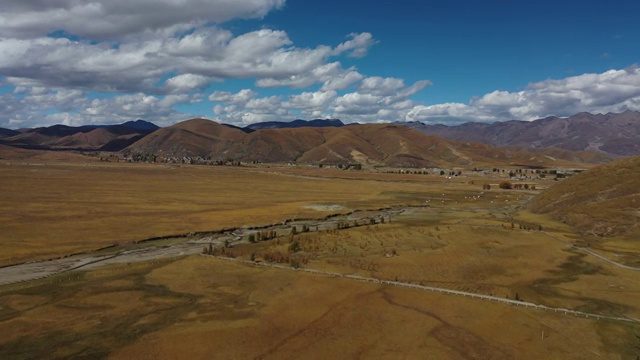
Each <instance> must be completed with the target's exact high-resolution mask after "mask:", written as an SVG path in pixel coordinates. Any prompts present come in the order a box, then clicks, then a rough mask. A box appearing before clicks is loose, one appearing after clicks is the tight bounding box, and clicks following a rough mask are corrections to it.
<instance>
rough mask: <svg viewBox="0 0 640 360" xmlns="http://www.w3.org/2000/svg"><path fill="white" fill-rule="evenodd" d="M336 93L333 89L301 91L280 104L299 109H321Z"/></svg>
mask: <svg viewBox="0 0 640 360" xmlns="http://www.w3.org/2000/svg"><path fill="white" fill-rule="evenodd" d="M337 96H338V93H337V92H335V91H316V92H303V93H302V94H299V95H293V96H291V97H289V101H286V102H284V103H283V104H282V106H283V107H284V108H288V109H300V110H323V109H324V108H325V107H326V106H327V105H328V104H330V103H331V102H332V101H333V100H334V99H335V98H336V97H337Z"/></svg>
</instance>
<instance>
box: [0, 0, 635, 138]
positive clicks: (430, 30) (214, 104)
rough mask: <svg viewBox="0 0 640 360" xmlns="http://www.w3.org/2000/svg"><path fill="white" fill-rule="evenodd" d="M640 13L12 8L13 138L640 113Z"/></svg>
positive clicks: (2, 47) (489, 8) (0, 12)
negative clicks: (128, 126)
mask: <svg viewBox="0 0 640 360" xmlns="http://www.w3.org/2000/svg"><path fill="white" fill-rule="evenodd" d="M638 14H640V3H638V2H632V1H608V2H604V1H598V2H589V3H588V4H585V5H580V4H578V3H574V2H560V1H553V2H552V1H546V0H545V1H535V2H533V1H527V2H522V1H487V2H479V1H446V2H445V1H439V2H434V1H408V0H396V1H389V0H384V1H333V0H329V1H301V0H287V1H285V0H253V1H242V0H237V1H234V2H229V1H223V0H184V1H182V2H179V1H176V0H138V1H136V2H131V1H120V0H93V1H92V2H85V3H83V4H78V2H76V1H72V0H56V1H45V2H43V1H33V2H28V3H26V4H25V2H24V1H22V0H8V1H5V2H4V3H3V4H2V5H0V109H2V110H3V111H2V112H0V127H9V128H20V127H32V126H44V125H52V124H55V123H64V124H68V125H80V124H97V123H100V124H108V123H119V122H124V121H128V120H132V119H138V118H143V119H145V120H149V121H152V122H155V123H158V124H160V125H163V126H167V125H171V124H173V123H176V122H179V121H182V120H186V119H188V118H191V117H194V116H203V117H206V118H209V119H213V120H216V121H219V122H225V123H231V124H235V125H246V124H249V123H253V122H258V121H273V120H281V121H287V120H293V119H296V118H304V119H311V118H340V119H342V120H343V121H345V122H360V123H372V122H388V121H422V122H425V123H445V124H458V123H461V122H466V121H481V122H493V121H504V120H511V119H518V120H533V119H536V118H541V117H546V116H550V115H556V116H569V115H572V114H574V113H577V112H581V111H589V112H596V113H597V112H600V113H606V112H621V111H624V110H627V109H631V110H640V70H638V67H637V64H638V63H640V47H639V46H638V45H637V42H638V41H637V39H640V26H638V25H637V24H638V23H639V20H640V15H638Z"/></svg>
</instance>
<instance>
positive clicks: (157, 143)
mask: <svg viewBox="0 0 640 360" xmlns="http://www.w3.org/2000/svg"><path fill="white" fill-rule="evenodd" d="M245 135H246V134H245V132H244V131H242V130H240V129H238V128H234V127H231V126H226V125H221V124H218V123H216V122H214V121H211V120H206V119H191V120H187V121H183V122H181V123H178V124H175V125H173V126H169V127H166V128H161V129H159V130H156V131H155V132H153V133H151V134H149V135H147V136H145V137H144V138H142V139H141V140H139V141H137V142H135V143H134V144H133V145H131V146H129V147H128V148H127V150H128V151H131V152H135V153H142V154H157V155H160V156H166V157H182V156H202V157H207V156H211V155H216V156H220V157H226V156H225V155H224V154H225V152H226V151H227V150H228V149H229V148H230V147H231V146H232V145H233V143H234V142H236V141H240V140H241V139H242V138H243V137H244V136H245Z"/></svg>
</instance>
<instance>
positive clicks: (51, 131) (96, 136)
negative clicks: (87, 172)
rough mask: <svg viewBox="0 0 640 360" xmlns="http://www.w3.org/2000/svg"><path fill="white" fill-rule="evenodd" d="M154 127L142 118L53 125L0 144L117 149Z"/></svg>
mask: <svg viewBox="0 0 640 360" xmlns="http://www.w3.org/2000/svg"><path fill="white" fill-rule="evenodd" d="M157 128H158V127H157V126H155V125H153V124H151V123H148V122H145V121H142V120H138V121H135V122H134V121H130V122H127V123H124V124H120V125H105V126H78V127H74V126H66V125H54V126H49V127H41V128H35V129H28V130H26V131H23V132H18V133H14V134H13V135H12V136H8V137H5V138H3V139H2V143H3V144H5V145H10V146H14V147H19V148H26V149H40V150H65V149H79V150H105V151H119V150H122V149H123V148H125V147H127V146H129V145H131V144H133V143H134V142H136V141H137V140H140V139H141V138H142V137H144V136H145V135H147V134H149V133H151V132H153V131H154V130H155V129H157Z"/></svg>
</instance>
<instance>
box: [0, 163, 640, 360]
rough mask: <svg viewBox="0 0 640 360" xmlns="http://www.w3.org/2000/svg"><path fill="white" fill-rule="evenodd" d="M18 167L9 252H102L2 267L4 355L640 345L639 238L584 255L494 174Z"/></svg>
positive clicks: (238, 354)
mask: <svg viewBox="0 0 640 360" xmlns="http://www.w3.org/2000/svg"><path fill="white" fill-rule="evenodd" d="M3 170H5V169H3ZM10 170H11V172H9V173H6V174H8V175H7V176H4V174H5V173H3V177H2V182H3V184H2V185H5V186H6V187H5V188H7V189H9V190H10V192H8V193H7V194H8V196H7V198H6V199H3V200H2V201H1V203H0V208H2V209H5V210H6V209H10V208H11V206H14V207H15V206H16V204H21V206H22V207H23V208H20V209H17V208H16V209H15V211H11V212H3V214H4V215H2V216H3V217H4V219H9V218H10V219H11V223H10V224H9V225H7V223H6V222H4V221H3V225H2V226H3V227H4V229H3V232H2V233H3V234H10V235H3V238H2V247H3V250H5V251H4V252H3V256H4V264H5V265H8V264H9V263H15V262H22V261H24V260H29V259H31V260H33V259H37V258H39V257H40V258H45V259H48V257H59V256H61V255H64V254H66V253H69V252H77V251H83V252H87V253H86V254H81V255H76V256H75V257H66V258H61V259H59V260H51V261H45V262H41V263H30V264H25V265H21V266H22V269H27V268H28V267H29V266H30V267H31V269H32V270H31V271H32V274H36V273H37V271H44V272H43V273H41V274H42V275H46V276H44V277H42V278H40V279H32V278H33V276H32V277H31V278H29V277H28V276H27V277H26V278H19V277H16V278H13V280H10V279H11V278H10V277H9V276H5V275H3V276H2V281H3V283H4V285H0V331H1V332H2V333H3V334H5V336H3V338H2V339H0V357H2V358H11V359H31V358H102V357H109V358H122V359H129V358H141V359H145V358H149V359H152V358H153V359H157V358H167V359H171V358H195V359H198V358H202V359H205V358H207V359H209V358H224V359H226V358H230V359H231V358H256V359H267V358H273V359H287V358H291V359H293V358H323V359H324V358H328V357H329V358H393V359H396V358H399V357H402V358H416V359H418V358H419V359H425V358H426V359H429V358H433V359H457V358H468V359H487V358H491V359H529V358H563V359H587V358H594V359H599V358H607V359H609V358H612V359H627V358H635V357H636V356H638V355H640V338H639V337H638V336H640V324H638V322H637V321H638V320H637V319H640V304H638V302H637V299H638V296H639V295H640V272H639V271H636V270H635V269H634V267H633V266H627V265H625V264H624V263H621V262H620V260H619V259H620V258H621V257H617V256H616V254H617V252H620V254H621V250H620V249H624V250H625V251H624V255H625V256H627V257H628V256H630V255H629V254H633V253H636V254H637V253H640V249H636V248H634V247H633V245H629V243H628V242H625V240H624V239H612V240H611V243H612V244H614V245H615V246H609V247H608V245H607V242H606V241H600V242H599V243H597V244H595V243H594V247H592V248H590V249H588V252H585V251H584V250H583V249H581V248H579V246H578V247H577V246H576V245H577V244H578V243H579V241H578V240H579V238H580V235H579V234H577V233H576V232H575V231H574V230H573V229H571V228H570V227H568V226H567V225H565V224H562V223H558V222H556V221H553V220H552V219H550V218H547V217H545V216H541V215H535V214H531V213H528V212H527V211H525V210H524V209H523V208H522V205H523V204H525V203H526V201H528V199H529V198H530V197H531V196H533V195H534V194H535V192H531V191H514V190H500V189H493V190H488V191H487V190H483V189H482V184H483V183H484V182H496V181H499V180H497V179H486V178H485V179H483V178H480V177H476V178H474V177H472V176H469V177H461V178H456V179H446V178H442V177H437V176H424V175H401V174H379V173H367V172H341V173H337V172H336V173H332V172H327V171H321V170H314V171H310V170H304V171H298V170H296V169H286V168H285V169H278V168H266V167H261V168H254V169H233V168H229V169H226V168H221V169H219V168H191V167H186V168H176V169H167V168H165V167H160V166H141V165H135V166H128V165H123V166H80V165H77V164H75V165H74V164H71V165H67V164H58V165H51V166H50V165H47V167H46V168H33V167H29V166H23V167H18V168H13V169H10ZM32 170H36V171H35V172H34V171H32ZM34 173H36V175H37V176H33V175H34ZM142 181H146V182H145V184H146V186H143V185H141V184H140V182H142ZM20 183H22V185H20ZM26 184H28V185H32V187H31V191H29V192H26V191H23V192H19V191H18V188H20V186H25V185H26ZM46 184H49V186H48V187H47V186H45V185H46ZM149 184H153V186H149ZM545 185H546V184H545V183H541V184H538V187H539V188H543V187H544V186H545ZM12 186H13V187H14V188H11V187H12ZM23 189H24V187H23ZM160 189H161V191H160ZM69 194H71V195H69ZM92 207H93V211H92V212H89V213H86V214H85V213H83V211H87V209H90V208H92ZM379 209H385V210H379ZM389 209H394V210H389ZM62 210H64V211H63V212H62ZM355 210H368V211H363V212H357V211H356V212H354V211H355ZM400 210H402V211H400ZM123 211H126V212H125V213H124V214H123ZM394 211H395V212H394ZM334 213H338V214H339V215H338V216H336V217H328V218H327V215H331V214H334ZM83 214H85V215H83ZM96 216H97V217H99V218H101V219H102V220H103V221H104V222H105V223H104V224H102V225H100V226H98V227H97V228H96V229H95V230H96V231H95V232H93V234H94V235H95V236H93V237H92V236H91V234H92V230H93V228H92V226H94V225H96V224H97V222H94V219H93V217H96ZM125 218H130V219H128V220H127V221H124V220H123V219H125ZM4 219H3V220H4ZM314 219H320V220H314ZM283 222H284V223H283ZM356 223H357V224H356ZM34 224H35V225H34ZM141 224H145V226H141ZM269 224H274V225H273V226H272V227H268V225H269ZM275 224H277V225H275ZM66 226H68V227H66ZM136 226H137V227H136ZM254 226H258V227H259V228H253V227H254ZM265 226H266V227H265ZM293 227H295V228H296V231H295V232H294V231H292V230H291V229H292V228H293ZM224 228H226V229H228V230H227V232H225V231H221V232H220V233H216V234H197V233H194V234H191V235H190V236H185V237H171V236H170V234H188V233H189V232H198V231H203V232H206V231H210V230H211V231H212V230H222V229H224ZM271 231H273V232H272V233H271ZM258 233H262V234H263V235H264V236H263V238H267V237H272V238H271V239H268V240H263V241H257V240H256V235H257V234H258ZM44 234H46V236H45V235H44ZM252 234H253V238H252V237H251V235H252ZM162 235H165V238H162V239H158V240H155V241H148V242H137V243H132V242H131V241H133V240H143V239H147V238H150V237H154V236H162ZM267 235H269V236H267ZM114 240H117V241H118V244H114ZM253 241H255V242H253ZM209 244H211V245H212V246H211V249H209V248H208V245H209ZM20 245H24V249H22V248H21V246H20ZM108 245H115V246H113V247H107V246H108ZM100 247H106V248H105V249H102V250H99V251H96V252H94V251H92V250H91V249H97V248H100ZM41 248H42V249H41ZM34 249H37V250H36V251H32V250H34ZM30 250H31V251H32V252H29V251H30ZM68 250H72V251H68ZM203 250H205V252H208V253H213V255H215V256H214V257H211V256H201V255H197V253H201V252H202V251H203ZM589 252H590V253H589ZM154 254H155V255H154ZM224 259H233V261H225V260H224ZM15 260H20V261H15ZM95 260H100V261H95ZM56 262H58V263H56ZM51 264H54V266H53V267H50V268H49V270H42V269H46V267H47V266H51ZM56 264H57V265H56ZM60 264H64V265H60ZM620 265H622V266H620ZM56 266H59V267H56ZM60 266H61V267H60ZM38 267H39V268H38ZM74 268H75V269H74ZM298 268H299V269H300V270H298V271H287V270H289V269H298ZM15 269H20V267H19V266H18V267H6V268H3V269H0V274H4V273H6V274H8V273H9V272H10V271H14V270H15ZM33 269H35V270H33ZM38 269H40V270H38ZM47 271H48V272H47ZM13 276H17V275H16V274H15V273H14V275H13ZM16 280H23V281H20V282H16ZM438 289H439V290H444V291H442V292H439V290H438ZM425 290H427V291H425ZM489 300H493V301H489ZM518 305H524V306H518ZM534 305H535V306H534ZM560 309H563V310H564V309H567V311H559V310H560ZM565 312H566V313H565Z"/></svg>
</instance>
